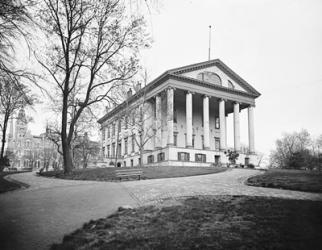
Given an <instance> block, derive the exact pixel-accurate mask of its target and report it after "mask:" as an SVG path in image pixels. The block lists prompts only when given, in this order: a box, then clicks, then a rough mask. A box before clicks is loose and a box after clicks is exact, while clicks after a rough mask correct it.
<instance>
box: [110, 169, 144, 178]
mask: <svg viewBox="0 0 322 250" xmlns="http://www.w3.org/2000/svg"><path fill="white" fill-rule="evenodd" d="M142 174H143V170H142V169H137V168H133V169H116V170H115V176H116V178H120V180H121V179H122V178H129V177H132V176H138V178H139V180H140V179H141V175H142Z"/></svg>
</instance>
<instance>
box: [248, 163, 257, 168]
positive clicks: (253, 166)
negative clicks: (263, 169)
mask: <svg viewBox="0 0 322 250" xmlns="http://www.w3.org/2000/svg"><path fill="white" fill-rule="evenodd" d="M247 167H248V168H255V165H254V164H252V163H249V164H248V165H247Z"/></svg>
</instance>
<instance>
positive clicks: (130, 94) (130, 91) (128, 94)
mask: <svg viewBox="0 0 322 250" xmlns="http://www.w3.org/2000/svg"><path fill="white" fill-rule="evenodd" d="M131 96H132V89H131V88H130V89H129V90H128V91H127V98H130V97H131Z"/></svg>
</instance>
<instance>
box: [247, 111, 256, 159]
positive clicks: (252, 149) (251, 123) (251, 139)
mask: <svg viewBox="0 0 322 250" xmlns="http://www.w3.org/2000/svg"><path fill="white" fill-rule="evenodd" d="M248 147H249V153H250V154H254V153H255V140H254V107H253V106H249V107H248Z"/></svg>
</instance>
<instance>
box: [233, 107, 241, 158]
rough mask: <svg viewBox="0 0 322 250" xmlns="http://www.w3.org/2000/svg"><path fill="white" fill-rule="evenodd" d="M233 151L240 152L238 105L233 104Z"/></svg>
mask: <svg viewBox="0 0 322 250" xmlns="http://www.w3.org/2000/svg"><path fill="white" fill-rule="evenodd" d="M234 149H235V151H237V152H239V151H240V124H239V103H238V102H235V103H234Z"/></svg>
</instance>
